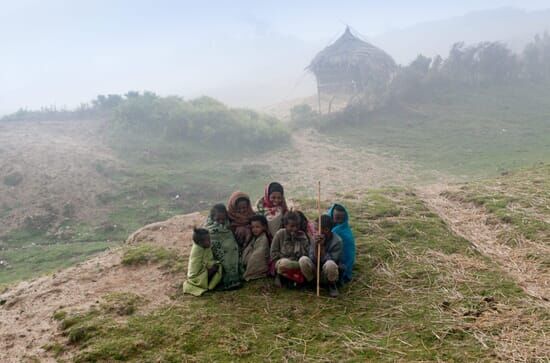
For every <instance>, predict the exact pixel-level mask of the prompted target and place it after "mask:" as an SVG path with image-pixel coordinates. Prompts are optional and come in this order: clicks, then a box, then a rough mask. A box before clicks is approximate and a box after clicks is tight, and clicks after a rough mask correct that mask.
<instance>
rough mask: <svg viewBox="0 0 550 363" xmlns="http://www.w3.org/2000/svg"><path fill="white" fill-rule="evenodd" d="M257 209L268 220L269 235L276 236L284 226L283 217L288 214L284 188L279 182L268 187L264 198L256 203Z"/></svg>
mask: <svg viewBox="0 0 550 363" xmlns="http://www.w3.org/2000/svg"><path fill="white" fill-rule="evenodd" d="M256 209H257V210H258V213H259V214H262V215H264V216H265V217H266V218H267V223H268V227H269V234H270V235H271V236H275V234H276V233H277V231H279V229H281V228H282V226H283V216H284V215H285V214H286V212H288V207H287V205H286V200H285V193H284V189H283V186H282V185H281V184H279V183H277V182H273V183H270V184H269V185H267V186H266V187H265V192H264V196H263V197H261V198H260V200H258V202H257V203H256Z"/></svg>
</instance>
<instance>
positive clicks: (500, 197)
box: [445, 164, 550, 263]
mask: <svg viewBox="0 0 550 363" xmlns="http://www.w3.org/2000/svg"><path fill="white" fill-rule="evenodd" d="M445 196H446V197H447V198H449V199H453V200H457V201H460V202H469V203H474V204H475V205H477V206H480V207H484V208H485V210H486V211H487V212H488V213H490V214H491V215H492V216H493V218H494V220H495V222H498V223H503V224H506V225H508V226H509V227H510V228H508V229H505V230H504V231H503V233H502V236H501V237H502V238H501V239H502V240H504V241H506V242H507V243H508V244H510V245H513V246H517V245H521V243H522V240H523V239H524V238H527V239H528V240H531V241H533V242H540V243H543V244H547V245H548V246H550V164H542V165H539V166H538V167H534V168H528V169H520V170H518V171H515V172H512V173H506V175H503V176H501V177H499V178H496V179H494V180H491V181H487V180H485V181H483V182H471V183H468V184H465V185H463V186H462V187H460V189H459V190H458V191H451V192H447V193H445ZM549 263H550V262H549Z"/></svg>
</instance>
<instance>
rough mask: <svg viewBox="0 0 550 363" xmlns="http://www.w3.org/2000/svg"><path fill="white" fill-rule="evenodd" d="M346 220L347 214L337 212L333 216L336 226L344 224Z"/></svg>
mask: <svg viewBox="0 0 550 363" xmlns="http://www.w3.org/2000/svg"><path fill="white" fill-rule="evenodd" d="M345 219H346V213H345V212H342V211H339V210H335V211H334V213H333V215H332V220H333V221H334V224H342V223H344V220H345Z"/></svg>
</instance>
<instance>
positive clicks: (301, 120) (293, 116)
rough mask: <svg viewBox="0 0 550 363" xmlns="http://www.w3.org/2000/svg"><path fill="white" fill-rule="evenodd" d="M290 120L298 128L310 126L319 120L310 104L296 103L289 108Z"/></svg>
mask: <svg viewBox="0 0 550 363" xmlns="http://www.w3.org/2000/svg"><path fill="white" fill-rule="evenodd" d="M290 121H291V122H292V125H293V126H295V127H298V128H301V127H311V126H314V125H315V124H316V123H317V122H318V121H319V114H318V113H317V112H315V111H313V109H312V108H311V106H310V105H306V104H302V105H296V106H294V107H292V108H291V109H290Z"/></svg>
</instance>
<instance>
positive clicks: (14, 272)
mask: <svg viewBox="0 0 550 363" xmlns="http://www.w3.org/2000/svg"><path fill="white" fill-rule="evenodd" d="M142 147H143V148H144V150H145V149H147V145H142ZM176 149H177V148H176ZM141 151H143V150H141ZM180 151H181V150H180ZM203 151H204V152H203V153H202V154H201V153H200V152H199V153H198V155H195V156H193V157H192V158H189V157H188V154H185V153H184V154H183V155H179V156H178V155H171V156H170V158H168V159H166V158H165V156H166V155H153V156H148V157H147V158H145V159H144V158H143V157H142V156H143V153H142V152H140V150H137V149H133V150H129V149H121V150H117V152H118V153H119V157H121V158H123V159H125V160H126V162H127V165H126V167H125V168H124V169H121V170H107V169H106V168H105V167H103V166H101V165H100V164H98V165H96V168H99V169H100V170H102V171H103V172H105V173H108V175H109V178H111V180H112V181H113V183H114V184H115V185H116V186H117V187H116V188H114V189H113V190H112V191H110V192H108V193H103V194H101V195H97V196H96V200H97V202H98V204H99V205H100V206H101V207H104V208H107V209H108V210H110V212H108V213H107V214H106V215H105V216H102V217H101V219H100V220H86V221H79V220H75V219H67V220H65V221H63V222H62V223H61V224H60V225H58V226H57V225H55V223H56V222H55V221H53V222H52V223H51V224H52V225H54V227H51V226H49V225H48V228H40V229H37V228H35V226H34V224H36V223H34V224H32V225H31V224H28V225H23V226H22V227H20V228H19V229H16V230H12V231H10V232H9V233H7V234H5V235H3V236H0V247H1V248H2V250H0V260H5V261H7V263H8V264H9V265H10V269H9V270H6V269H0V284H8V283H11V282H16V281H19V280H22V279H27V278H31V277H35V276H39V275H41V274H43V273H46V272H49V271H53V270H55V269H56V268H63V267H67V266H70V264H71V263H74V262H77V261H81V260H83V259H85V258H87V257H89V256H90V255H91V254H93V253H95V252H97V251H101V250H103V249H105V248H106V246H115V245H117V244H120V243H122V242H123V241H124V240H125V239H126V238H127V237H128V235H130V234H131V233H132V232H134V231H135V230H137V229H139V228H141V227H142V226H144V225H147V224H149V223H153V222H157V221H162V220H166V219H168V218H170V217H172V216H175V215H178V214H184V213H190V212H194V211H197V210H207V209H208V208H210V206H211V205H212V204H214V203H217V202H224V203H226V202H227V199H228V197H229V195H230V194H231V192H233V191H234V190H246V191H248V192H249V193H251V197H252V199H253V200H255V198H257V197H259V196H260V195H261V193H262V190H263V183H264V182H265V181H266V180H268V175H269V172H270V170H269V167H267V166H265V165H252V166H250V165H249V166H243V167H240V168H235V167H233V166H231V165H227V163H228V161H230V160H232V161H235V160H237V159H238V158H240V157H242V156H243V155H241V154H238V155H236V156H232V157H229V156H225V155H221V154H219V153H217V152H215V151H212V150H203ZM125 152H128V153H126V154H125ZM177 195H179V198H176V196H177ZM46 245H47V246H52V247H47V248H46V247H40V246H46ZM56 245H57V246H56ZM54 246H56V247H54ZM98 246H102V247H98ZM64 249H66V250H67V251H63V250H64ZM41 251H46V253H45V255H44V256H43V258H44V261H40V262H38V263H37V262H36V261H35V260H36V259H37V258H38V259H40V258H41V257H42V256H40V254H41ZM67 256H70V258H69V259H67ZM0 268H1V267H0Z"/></svg>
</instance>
